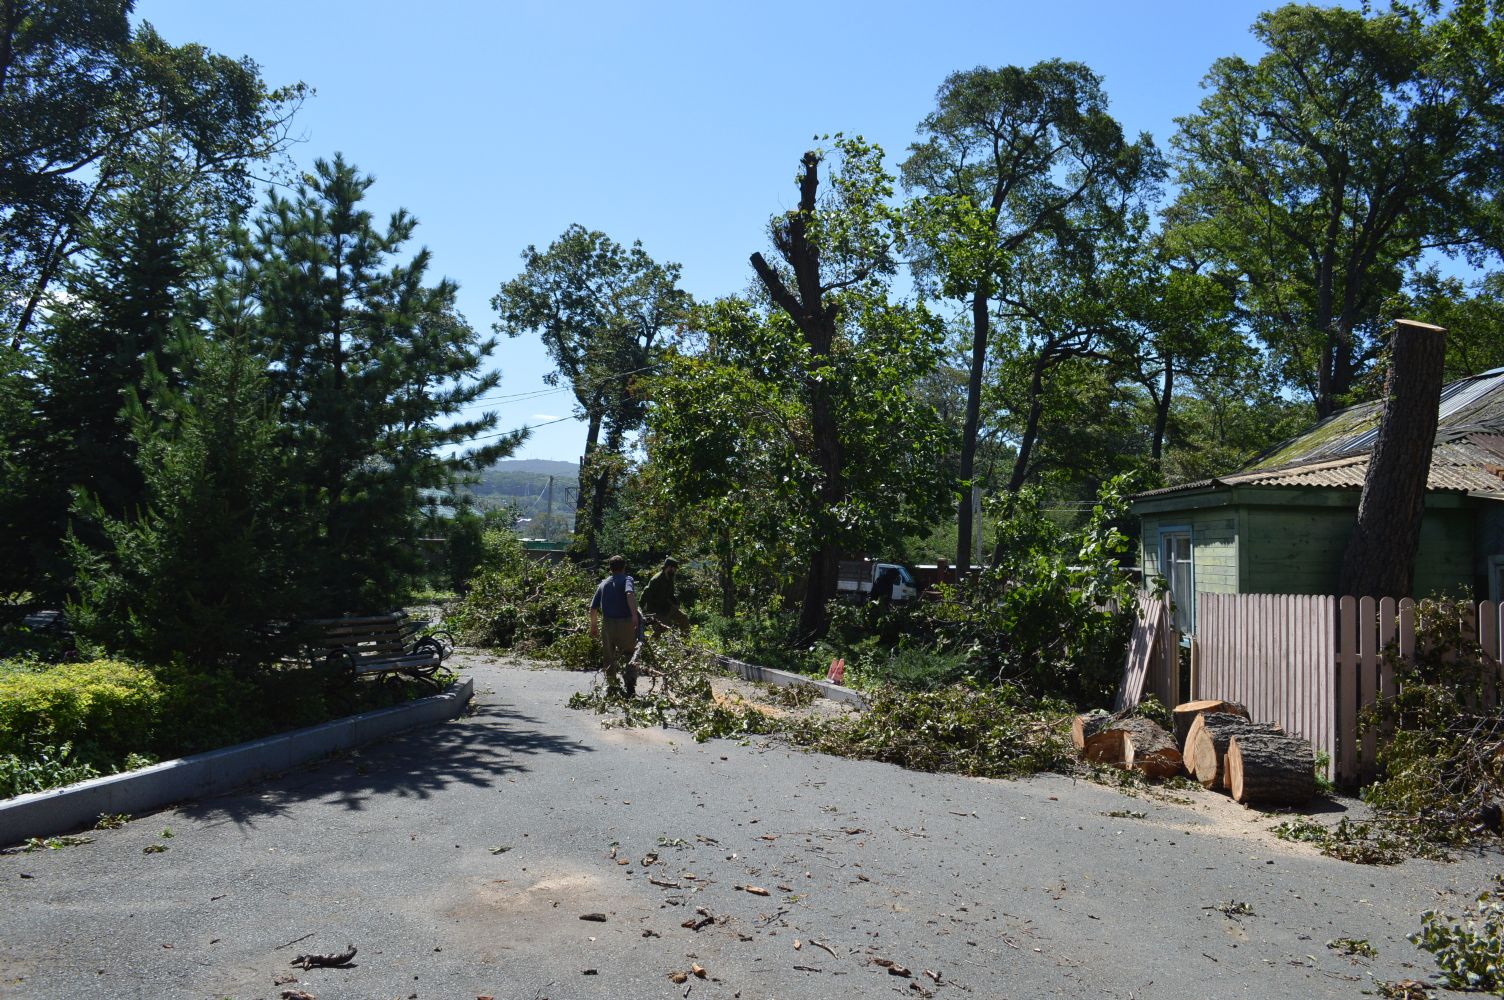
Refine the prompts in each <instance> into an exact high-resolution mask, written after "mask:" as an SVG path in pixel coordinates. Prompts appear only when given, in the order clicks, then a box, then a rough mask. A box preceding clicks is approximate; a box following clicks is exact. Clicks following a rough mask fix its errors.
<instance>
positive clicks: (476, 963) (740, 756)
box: [0, 657, 1499, 1000]
mask: <svg viewBox="0 0 1504 1000" xmlns="http://www.w3.org/2000/svg"><path fill="white" fill-rule="evenodd" d="M466 669H467V672H469V673H472V674H473V675H474V676H475V678H476V682H477V692H478V699H477V709H476V711H475V713H474V714H473V715H471V716H469V717H467V718H462V719H459V720H456V721H454V722H451V723H447V724H444V725H442V726H439V727H436V728H432V729H428V730H424V731H419V732H414V733H411V734H408V735H406V736H403V737H400V738H397V739H394V740H391V741H389V742H388V743H386V744H384V745H381V746H379V747H373V748H370V749H368V750H366V751H364V752H363V753H361V754H358V755H353V756H348V757H343V758H339V759H335V760H331V761H328V762H326V763H323V764H321V765H319V766H315V767H310V768H307V769H303V770H299V771H296V772H292V773H289V774H287V775H284V776H282V777H280V778H277V779H275V780H271V781H267V782H264V783H262V784H259V785H256V786H254V787H252V788H250V789H247V790H244V791H242V792H240V793H237V794H232V795H227V796H223V797H219V798H214V799H208V800H204V801H201V802H196V803H191V804H188V805H185V806H183V807H181V808H178V809H175V810H170V811H166V812H162V813H157V814H155V815H152V816H146V817H139V818H137V819H135V820H134V821H133V822H131V823H129V824H128V825H126V826H125V827H123V828H122V829H118V830H112V831H100V832H96V833H93V834H91V836H92V837H93V838H94V839H93V842H92V843H89V844H83V845H79V846H73V847H68V848H65V849H62V850H56V851H36V852H33V853H30V854H11V855H6V856H0V997H27V998H47V1000H73V998H79V1000H89V998H100V1000H106V998H107V1000H127V998H151V1000H164V998H179V997H182V998H214V1000H220V998H225V997H230V998H235V1000H253V998H278V997H281V996H282V992H283V990H289V989H298V990H302V991H305V992H306V993H308V994H310V995H313V996H316V997H318V998H319V1000H346V998H349V1000H353V998H359V1000H373V998H378V1000H384V998H424V1000H428V998H435V1000H438V998H443V1000H453V998H459V1000H473V998H477V997H494V998H496V1000H541V998H551V1000H573V998H595V997H613V998H616V997H620V998H654V997H663V998H677V1000H684V998H685V997H686V996H687V997H689V998H691V1000H695V998H704V1000H709V998H748V1000H751V998H771V997H778V998H806V997H809V998H819V997H856V996H864V997H865V996H882V995H889V991H892V992H893V993H896V994H899V995H902V996H906V997H918V996H928V995H930V994H933V995H934V996H936V997H953V998H962V997H966V998H970V997H976V998H984V997H985V998H994V997H1013V998H1027V997H1091V998H1128V997H1138V998H1151V997H1190V996H1194V997H1205V998H1219V997H1279V998H1291V997H1325V996H1343V997H1350V996H1357V995H1359V994H1360V992H1361V991H1362V990H1363V989H1365V988H1371V986H1372V983H1373V980H1374V978H1378V979H1403V978H1410V977H1416V978H1421V977H1424V976H1425V975H1426V974H1427V973H1428V972H1429V969H1430V959H1429V956H1427V955H1425V954H1424V953H1421V952H1419V951H1417V950H1416V949H1415V948H1414V947H1413V946H1412V945H1410V944H1409V943H1408V942H1406V941H1405V940H1404V934H1405V933H1406V932H1407V931H1410V930H1414V929H1415V928H1416V927H1417V926H1418V918H1419V915H1420V913H1421V911H1423V910H1425V909H1427V908H1429V907H1433V906H1438V905H1441V906H1443V907H1445V906H1451V907H1452V908H1453V909H1454V910H1455V909H1456V908H1457V907H1458V906H1459V905H1460V904H1461V902H1462V901H1463V899H1464V898H1466V897H1468V896H1470V895H1471V894H1473V893H1475V892H1477V891H1478V890H1479V889H1481V888H1482V887H1483V886H1484V885H1485V884H1486V881H1487V874H1488V872H1489V871H1490V870H1492V869H1494V868H1496V867H1498V865H1499V859H1498V858H1497V857H1491V858H1482V859H1472V860H1466V861H1462V862H1459V863H1457V864H1453V865H1436V864H1430V863H1424V862H1410V863H1407V864H1405V865H1403V866H1400V867H1398V868H1367V867H1360V866H1355V865H1349V864H1344V863H1341V862H1337V861H1333V860H1330V859H1327V858H1323V857H1320V856H1319V855H1316V854H1314V853H1313V852H1311V851H1309V850H1308V849H1306V848H1304V847H1301V846H1298V845H1297V846H1292V845H1284V844H1280V843H1278V842H1275V841H1273V840H1272V839H1271V838H1269V837H1268V836H1267V834H1266V833H1265V831H1266V830H1267V828H1268V826H1269V825H1270V824H1271V823H1272V820H1271V819H1268V818H1265V817H1260V816H1258V815H1257V814H1252V813H1247V812H1244V811H1243V810H1241V809H1240V808H1239V807H1236V806H1232V805H1231V804H1230V803H1227V802H1226V801H1225V800H1220V801H1214V797H1213V796H1211V795H1210V794H1208V795H1206V796H1204V800H1205V801H1190V802H1189V803H1187V804H1179V803H1176V802H1172V801H1166V800H1164V799H1162V798H1156V799H1144V798H1128V797H1125V796H1124V795H1122V794H1120V793H1118V792H1116V791H1114V790H1111V789H1108V788H1103V787H1100V786H1097V785H1092V784H1088V783H1080V782H1072V781H1070V780H1068V779H1064V778H1059V777H1044V778H1039V779H1035V780H1030V781H1016V782H994V781H980V780H969V779H961V778H953V777H943V776H937V775H927V774H916V773H910V772H906V771H902V770H900V769H897V768H894V767H890V766H886V765H876V764H866V763H857V762H851V761H845V760H840V759H833V758H829V757H823V756H816V755H807V754H802V753H799V752H794V751H790V750H787V749H785V748H781V747H777V746H773V747H769V746H766V745H763V744H761V743H739V742H735V741H714V742H710V743H706V744H695V743H694V742H693V741H692V740H690V739H689V738H688V737H687V736H686V735H685V734H683V733H677V732H669V731H640V730H638V731H623V730H603V729H602V728H601V725H600V720H599V718H598V717H596V716H593V715H589V714H586V713H582V712H575V711H571V710H569V709H568V708H566V707H565V705H564V703H565V701H566V699H567V698H568V696H569V694H570V693H571V692H572V691H574V690H576V689H577V688H578V687H579V686H580V685H581V684H582V682H583V681H584V680H585V679H584V678H582V677H581V676H580V675H573V674H566V673H562V672H558V671H551V670H530V669H524V668H522V667H521V666H519V665H515V664H513V665H507V664H499V663H494V662H491V661H487V660H486V659H485V658H477V657H472V658H470V660H469V665H468V667H467V668H466ZM1197 798H1198V799H1199V798H1203V797H1197ZM1114 811H1120V812H1121V811H1142V812H1143V813H1145V814H1146V815H1145V816H1144V817H1143V818H1137V817H1135V816H1132V815H1127V816H1110V815H1107V814H1108V813H1112V812H1114ZM169 832H170V836H168V833H169ZM158 846H160V847H165V848H166V850H165V851H153V852H152V853H146V849H147V848H154V847H158ZM652 854H656V855H657V860H656V861H655V862H653V863H651V864H648V865H646V866H644V863H643V862H644V861H649V860H651V859H650V857H649V856H650V855H652ZM747 886H751V887H754V888H757V889H763V890H766V892H767V893H768V894H767V895H765V896H764V895H761V894H755V893H752V892H749V891H747V890H746V888H744V887H747ZM1233 903H1244V904H1247V906H1248V908H1250V909H1251V910H1252V912H1251V913H1247V914H1234V915H1226V914H1224V913H1223V912H1222V911H1221V910H1219V909H1217V908H1216V907H1218V906H1219V905H1224V904H1233ZM587 914H599V915H601V916H603V917H604V919H603V920H582V919H580V918H581V916H583V915H587ZM707 915H708V916H713V917H714V918H715V920H714V922H713V923H707V924H706V925H705V926H704V927H703V928H701V929H700V930H692V929H688V928H685V927H684V926H682V925H683V924H684V922H685V921H687V920H703V919H704V917H705V916H707ZM1340 937H1351V938H1362V939H1367V940H1368V941H1369V942H1371V943H1372V944H1373V945H1374V947H1376V948H1377V949H1378V957H1377V959H1375V960H1372V961H1368V960H1353V959H1349V958H1346V957H1343V956H1341V955H1339V954H1338V953H1336V952H1335V951H1332V950H1330V949H1328V948H1327V947H1325V944H1326V942H1327V941H1328V940H1330V939H1333V938H1340ZM816 942H819V944H816ZM346 945H354V946H355V947H356V948H357V949H358V953H357V955H356V957H355V959H354V962H353V965H352V966H351V967H348V968H339V969H321V968H315V969H311V970H308V971H303V970H301V969H293V968H291V967H290V965H289V963H290V962H291V960H292V959H293V958H294V957H296V956H297V955H299V954H303V953H307V952H320V953H324V952H335V951H340V950H343V949H344V948H345V946H346ZM821 945H824V946H825V947H821ZM883 963H890V964H896V965H897V966H899V967H900V968H904V969H907V970H909V971H910V973H911V974H912V978H909V977H905V976H901V975H896V974H894V972H893V971H891V970H890V969H889V968H888V966H887V965H885V964H883ZM694 966H699V967H700V968H701V969H702V970H703V971H704V974H705V977H704V978H703V979H702V978H698V977H696V976H693V975H691V976H690V977H689V978H688V979H687V980H686V981H685V982H684V983H682V984H680V983H675V982H673V981H672V980H671V978H670V976H671V974H673V973H676V972H690V971H691V970H692V969H693V967H694ZM927 970H928V972H927ZM929 972H932V973H934V974H935V975H934V976H931V975H929V974H928V973H929ZM289 976H296V980H295V981H287V982H278V981H277V980H278V979H279V978H284V979H285V978H287V977H289ZM937 980H938V981H937Z"/></svg>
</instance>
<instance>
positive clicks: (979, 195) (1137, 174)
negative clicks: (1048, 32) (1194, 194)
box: [903, 60, 1158, 572]
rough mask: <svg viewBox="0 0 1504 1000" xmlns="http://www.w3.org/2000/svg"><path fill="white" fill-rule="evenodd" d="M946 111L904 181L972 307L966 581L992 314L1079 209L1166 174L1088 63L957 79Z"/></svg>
mask: <svg viewBox="0 0 1504 1000" xmlns="http://www.w3.org/2000/svg"><path fill="white" fill-rule="evenodd" d="M935 104H936V107H935V110H934V111H933V112H931V113H930V114H929V115H927V116H925V118H924V120H923V121H922V122H921V123H920V125H919V129H918V131H919V134H920V136H921V139H920V141H919V142H917V143H915V144H914V145H913V146H911V147H910V156H909V158H908V160H906V161H905V162H904V164H903V178H904V183H905V185H906V186H907V187H909V188H910V189H913V190H917V191H919V192H921V193H922V195H923V197H922V198H921V199H919V201H918V202H917V203H916V207H917V209H918V211H917V213H916V235H917V238H918V240H919V242H920V243H921V245H922V246H923V247H924V248H925V257H924V259H923V262H922V265H921V267H920V269H919V271H920V275H921V277H924V278H928V279H930V280H931V281H932V282H933V284H935V285H937V286H938V287H939V289H940V291H941V292H942V293H943V294H944V295H946V296H947V297H951V298H957V299H960V300H962V301H963V302H965V303H967V305H969V307H970V309H971V316H972V343H971V365H970V379H969V382H968V386H967V401H966V414H965V420H964V425H963V429H962V437H961V453H960V460H961V466H960V472H959V480H960V481H959V492H960V497H959V503H958V506H957V531H956V534H957V537H956V566H957V567H958V568H959V569H960V570H961V571H962V572H965V570H966V568H967V567H968V566H969V565H970V549H971V532H972V521H971V496H970V493H971V487H972V481H973V479H974V476H975V471H976V470H975V458H976V448H977V440H978V432H979V426H980V419H981V401H982V375H983V371H984V369H985V367H986V363H987V353H988V347H989V344H991V342H992V330H993V312H992V307H993V305H994V303H995V301H996V300H997V299H998V297H999V295H1000V294H1003V293H1005V292H1006V290H1007V286H1008V284H1009V281H1010V280H1011V273H1012V269H1013V261H1014V257H1015V255H1016V254H1017V253H1018V252H1019V250H1020V249H1021V248H1022V247H1023V246H1024V245H1025V244H1027V243H1028V242H1029V241H1030V240H1032V239H1034V238H1035V237H1036V236H1038V235H1039V234H1041V233H1045V232H1050V231H1053V230H1058V229H1060V228H1061V227H1062V226H1065V225H1068V222H1067V218H1068V216H1069V214H1070V213H1072V211H1073V210H1079V209H1081V208H1083V207H1090V208H1100V207H1105V206H1108V205H1111V204H1121V203H1124V202H1126V201H1127V200H1128V199H1129V197H1130V196H1131V195H1132V194H1133V193H1134V192H1135V191H1136V190H1137V189H1138V188H1139V186H1140V185H1141V184H1143V183H1145V182H1146V181H1148V180H1151V179H1153V178H1154V177H1155V176H1156V174H1157V171H1158V165H1157V164H1158V161H1157V158H1156V155H1155V153H1154V149H1153V144H1152V142H1151V141H1150V140H1149V139H1148V137H1147V136H1145V137H1141V138H1140V139H1139V140H1138V141H1137V142H1128V141H1127V140H1126V139H1125V138H1124V137H1123V131H1122V128H1121V127H1120V126H1119V125H1118V123H1117V122H1116V121H1115V120H1114V119H1113V118H1112V117H1111V116H1110V115H1109V114H1108V113H1107V96H1106V94H1105V93H1104V92H1103V90H1102V81H1101V79H1100V78H1099V77H1098V76H1097V75H1096V74H1095V73H1093V72H1092V71H1091V70H1090V69H1088V68H1087V67H1086V66H1084V65H1082V64H1080V63H1072V62H1063V61H1061V60H1049V61H1046V62H1041V63H1037V64H1036V65H1034V66H1032V67H1030V68H1028V69H1025V68H1023V67H1019V66H1005V67H1002V68H1000V69H988V68H986V67H977V68H976V69H973V70H968V71H965V72H959V73H953V74H951V75H950V76H949V77H947V78H946V80H945V82H944V83H943V84H942V85H941V86H940V90H939V93H938V94H937V95H936V101H935ZM1076 215H1077V217H1080V213H1079V212H1076ZM1026 466H1027V457H1025V458H1024V461H1023V467H1026Z"/></svg>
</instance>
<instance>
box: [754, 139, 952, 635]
mask: <svg viewBox="0 0 1504 1000" xmlns="http://www.w3.org/2000/svg"><path fill="white" fill-rule="evenodd" d="M834 146H835V149H836V151H837V153H838V154H839V160H838V166H837V168H836V169H835V170H834V171H833V172H832V173H831V176H830V178H829V186H828V189H827V190H826V191H825V192H822V191H821V189H820V164H821V163H822V162H823V161H824V159H825V156H824V154H822V153H821V152H818V151H814V150H811V151H809V152H806V153H805V154H804V155H803V157H801V159H800V168H799V173H798V175H797V176H796V182H797V184H798V187H799V204H798V207H797V208H794V209H791V210H790V211H788V212H786V213H785V214H783V215H781V216H777V217H775V218H774V219H773V222H772V227H771V232H772V239H773V246H774V248H775V249H776V251H777V253H778V258H777V262H776V263H774V262H770V261H768V260H767V258H765V257H764V256H763V255H762V254H761V253H754V254H753V255H752V257H751V262H752V268H753V270H754V271H755V272H756V274H757V277H758V279H759V281H760V282H761V283H762V286H763V289H764V290H765V291H766V292H767V295H768V297H769V299H770V300H771V301H772V304H773V306H774V308H775V309H776V313H775V317H776V318H777V319H778V320H779V321H781V322H783V323H786V324H788V331H787V332H788V334H790V335H791V338H790V337H785V338H784V339H785V340H786V342H787V343H788V344H789V348H788V349H787V350H786V351H785V352H784V356H785V357H786V359H787V362H786V363H785V364H784V365H783V366H782V368H781V370H779V371H777V372H771V373H770V375H772V376H773V377H775V378H777V379H778V380H779V381H780V382H781V383H782V384H784V385H785V386H786V387H787V388H786V390H785V391H786V392H789V393H792V394H793V395H794V397H795V398H796V399H798V401H799V403H800V407H801V409H802V411H803V420H802V433H803V434H804V435H806V448H805V451H804V454H806V455H807V456H808V463H809V466H810V472H809V476H808V477H807V483H808V487H807V489H808V492H807V494H806V496H807V503H808V506H807V510H808V512H809V513H808V520H809V534H808V538H809V541H808V548H807V553H808V555H807V557H806V562H805V566H804V569H805V574H806V578H805V589H804V600H803V603H802V605H801V608H800V615H799V625H798V632H799V636H800V638H810V637H816V636H819V635H822V634H823V633H824V630H825V625H826V604H827V602H829V601H830V600H831V599H832V598H833V597H834V596H835V592H836V575H837V570H838V564H839V560H840V556H841V553H842V550H843V547H850V546H853V545H856V544H861V543H862V542H864V541H870V540H872V539H874V538H878V537H883V536H884V535H885V534H888V533H890V532H891V531H892V530H893V528H895V527H899V526H901V525H904V524H905V523H912V522H913V512H916V511H918V512H924V511H927V510H931V509H933V498H934V496H935V493H934V492H933V486H932V485H931V484H933V483H934V481H935V478H936V477H935V472H934V467H933V465H932V464H931V463H930V462H929V461H928V456H929V454H931V453H932V452H933V450H934V449H935V448H936V447H939V446H940V444H941V441H940V431H939V425H938V422H937V421H936V419H935V417H934V412H933V409H930V408H928V407H926V406H923V405H920V404H918V401H917V400H916V399H915V398H914V397H913V396H912V395H911V394H910V392H909V387H910V386H911V385H912V384H913V383H914V382H916V381H917V380H918V378H920V377H922V376H923V375H925V374H927V373H928V372H929V371H931V370H933V367H934V364H935V358H936V350H937V348H938V345H939V340H940V330H939V327H938V324H937V323H936V322H935V320H934V318H933V317H932V316H930V315H929V314H928V312H927V311H925V310H923V309H922V308H914V307H904V306H897V305H893V304H891V303H890V302H889V301H888V281H889V279H890V278H891V276H892V275H893V273H894V271H895V270H896V260H895V257H894V244H895V234H896V230H897V225H898V218H897V212H896V211H895V210H894V209H893V208H892V207H891V206H890V205H889V204H888V199H889V198H890V197H891V196H892V193H893V178H892V177H891V176H890V175H889V174H887V172H886V171H885V170H884V169H883V165H882V159H883V152H882V149H881V148H880V147H878V146H875V145H872V144H870V143H867V142H865V141H864V140H862V139H861V138H860V137H856V138H846V137H843V136H839V135H838V136H836V137H835V142H834ZM771 328H772V329H773V330H774V331H777V330H778V329H779V326H778V323H777V322H775V323H773V324H772V327H771ZM885 487H886V488H885ZM879 520H882V521H884V522H886V523H887V525H888V528H887V531H886V532H882V531H874V525H875V524H876V523H877V522H878V521H879ZM921 523H922V515H921Z"/></svg>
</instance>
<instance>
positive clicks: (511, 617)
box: [448, 531, 594, 652]
mask: <svg viewBox="0 0 1504 1000" xmlns="http://www.w3.org/2000/svg"><path fill="white" fill-rule="evenodd" d="M484 565H485V568H484V569H483V570H482V571H481V572H480V574H479V575H478V576H476V577H475V578H474V579H473V580H472V581H471V582H470V589H469V592H468V593H466V594H465V597H464V599H463V600H462V601H460V603H459V606H458V607H457V608H456V609H455V610H454V612H453V613H452V614H451V615H450V616H449V619H448V621H449V624H450V625H452V626H453V627H454V629H455V630H456V631H457V632H458V633H459V634H460V635H461V636H462V637H463V638H464V640H465V641H467V642H470V643H473V644H475V645H479V646H489V647H492V648H498V649H516V650H519V651H525V652H534V651H540V650H544V649H546V648H547V647H550V646H552V645H553V644H554V643H556V642H558V641H559V640H560V639H562V638H563V637H565V636H568V635H572V634H576V633H581V632H584V631H585V630H586V628H587V622H588V616H589V608H590V594H591V592H592V590H593V589H594V581H593V580H592V579H591V577H590V576H588V575H587V574H586V572H585V571H584V570H582V569H581V568H579V567H578V566H576V565H574V564H573V563H570V562H567V561H566V562H558V563H552V562H537V561H534V560H532V559H529V558H527V557H526V555H524V554H523V551H522V545H521V542H519V541H518V540H517V538H516V537H515V536H513V535H512V534H511V532H506V531H488V532H486V556H485V559H484Z"/></svg>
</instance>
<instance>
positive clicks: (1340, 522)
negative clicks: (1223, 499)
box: [1238, 506, 1476, 597]
mask: <svg viewBox="0 0 1504 1000" xmlns="http://www.w3.org/2000/svg"><path fill="white" fill-rule="evenodd" d="M1246 518H1247V524H1248V531H1247V534H1246V536H1245V538H1244V541H1243V545H1242V554H1243V559H1242V563H1241V565H1242V569H1243V572H1242V574H1241V576H1240V579H1239V581H1238V590H1239V592H1240V593H1244V594H1335V593H1336V592H1337V577H1338V575H1339V573H1340V572H1341V567H1342V554H1343V551H1344V550H1345V549H1346V548H1347V540H1348V537H1349V536H1350V535H1351V534H1352V530H1353V524H1354V521H1355V520H1356V518H1357V510H1356V508H1355V507H1353V508H1341V507H1338V508H1333V507H1312V508H1302V507H1253V506H1250V507H1248V508H1247V515H1246ZM1474 520H1475V518H1474V515H1473V512H1472V511H1469V510H1465V509H1457V508H1449V509H1441V510H1435V509H1433V510H1428V511H1426V516H1425V520H1423V521H1422V522H1421V531H1420V551H1419V552H1418V553H1417V557H1416V564H1415V588H1414V591H1415V596H1417V597H1424V596H1427V595H1429V594H1433V593H1436V592H1438V591H1442V590H1448V591H1451V592H1453V593H1458V592H1462V593H1466V594H1471V593H1472V589H1473V581H1474V578H1475V576H1476V573H1475V570H1474V563H1475V554H1474V547H1475V546H1474ZM1360 596H1361V595H1360Z"/></svg>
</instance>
